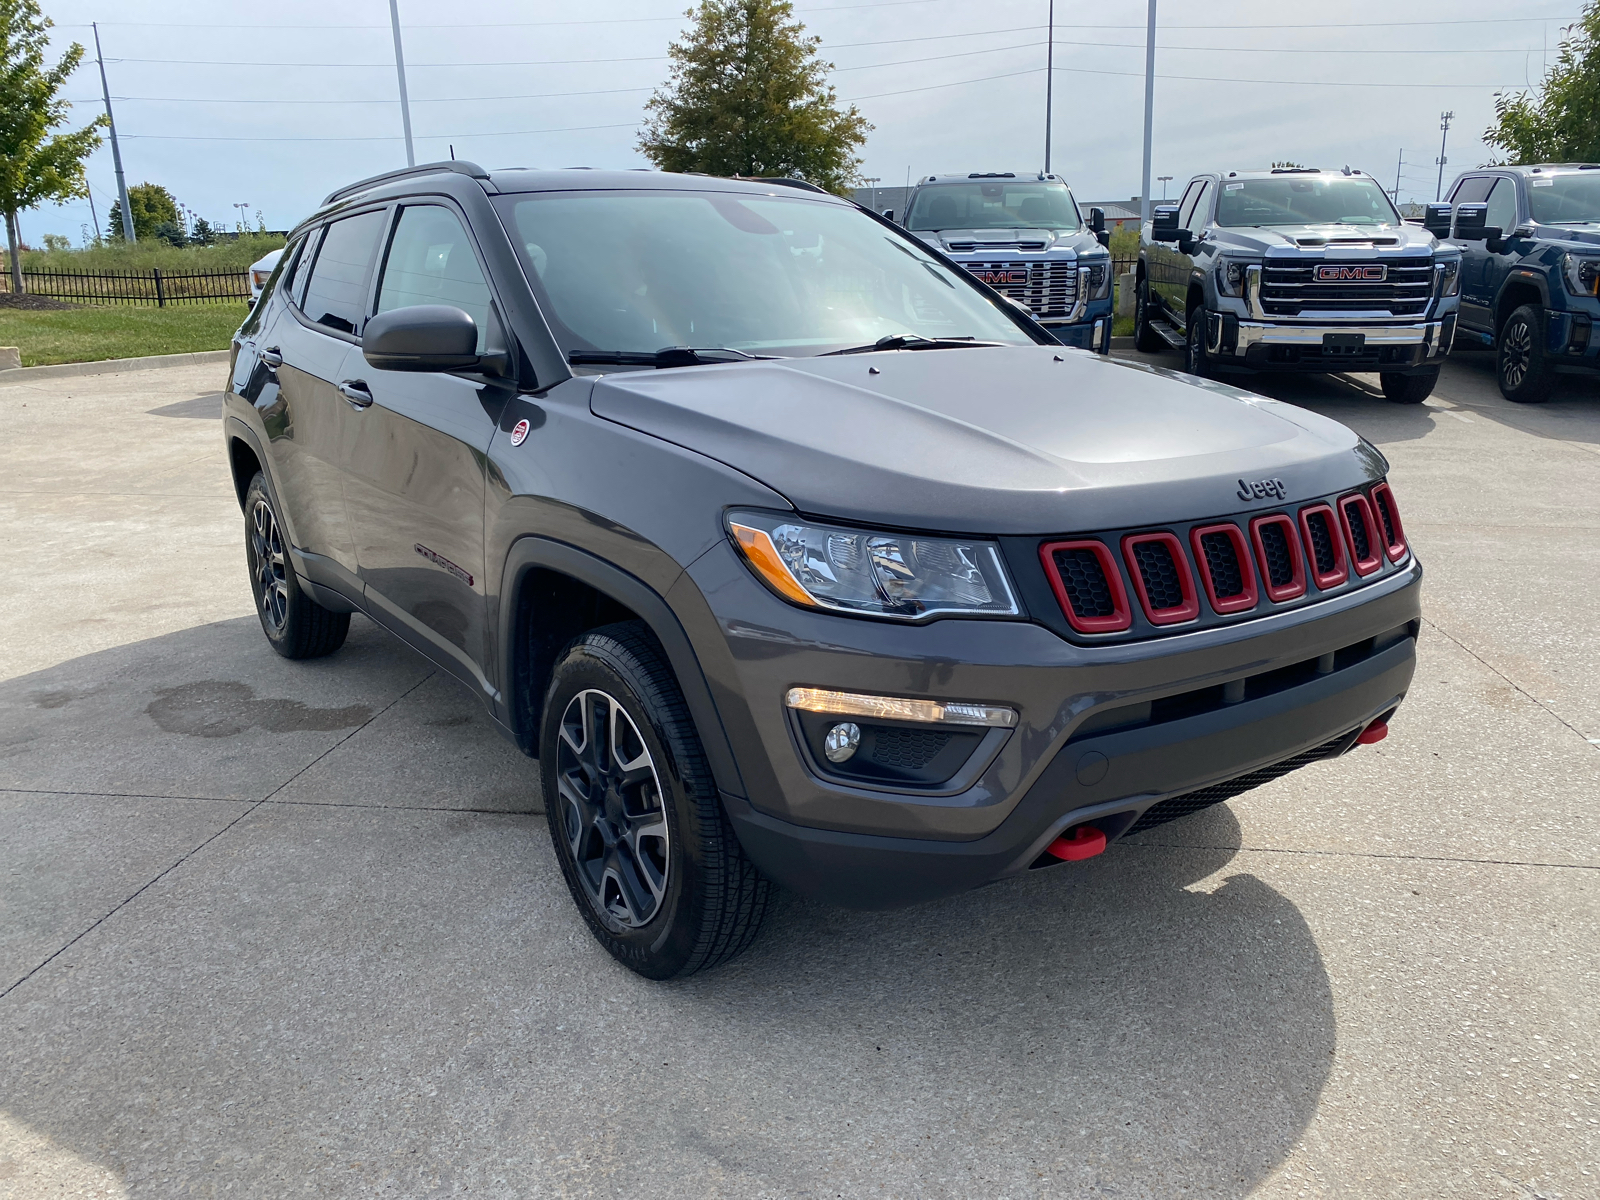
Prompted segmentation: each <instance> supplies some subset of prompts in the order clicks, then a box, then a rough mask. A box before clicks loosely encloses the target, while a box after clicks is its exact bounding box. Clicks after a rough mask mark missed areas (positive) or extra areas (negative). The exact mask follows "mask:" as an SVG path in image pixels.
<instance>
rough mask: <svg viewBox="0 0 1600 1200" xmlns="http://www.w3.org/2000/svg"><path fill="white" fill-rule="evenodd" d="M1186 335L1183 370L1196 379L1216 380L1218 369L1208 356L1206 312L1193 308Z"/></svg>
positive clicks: (1186, 325) (1190, 311)
mask: <svg viewBox="0 0 1600 1200" xmlns="http://www.w3.org/2000/svg"><path fill="white" fill-rule="evenodd" d="M1184 324H1185V327H1186V334H1185V337H1184V343H1183V369H1184V370H1185V371H1186V372H1187V373H1188V374H1190V375H1193V376H1194V377H1195V378H1196V379H1214V378H1216V368H1214V367H1213V366H1212V365H1211V358H1210V356H1209V355H1208V354H1206V310H1205V309H1203V308H1198V307H1197V308H1191V309H1190V310H1189V317H1188V320H1187V321H1186V322H1185V323H1184Z"/></svg>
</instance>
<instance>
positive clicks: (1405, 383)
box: [1378, 367, 1439, 404]
mask: <svg viewBox="0 0 1600 1200" xmlns="http://www.w3.org/2000/svg"><path fill="white" fill-rule="evenodd" d="M1378 382H1379V383H1380V384H1382V385H1383V395H1384V398H1385V399H1387V400H1389V401H1391V402H1392V403H1394V404H1421V403H1422V402H1423V401H1424V400H1426V399H1427V398H1428V397H1429V396H1431V395H1433V388H1434V385H1435V384H1437V383H1438V382H1439V368H1438V367H1433V368H1431V369H1429V370H1426V371H1419V372H1417V373H1416V374H1414V375H1407V374H1405V373H1404V372H1401V371H1383V372H1380V373H1379V375H1378Z"/></svg>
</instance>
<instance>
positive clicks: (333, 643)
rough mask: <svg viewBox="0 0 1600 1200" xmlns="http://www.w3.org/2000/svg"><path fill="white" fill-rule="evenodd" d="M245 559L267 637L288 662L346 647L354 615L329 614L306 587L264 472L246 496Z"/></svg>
mask: <svg viewBox="0 0 1600 1200" xmlns="http://www.w3.org/2000/svg"><path fill="white" fill-rule="evenodd" d="M244 554H245V561H246V562H247V563H249V566H250V590H251V591H252V592H254V593H255V597H256V615H257V616H258V617H260V618H261V632H262V633H264V634H266V635H267V641H268V642H269V643H270V644H271V646H272V648H273V649H274V650H276V651H277V652H278V653H279V654H281V655H283V656H284V657H285V658H321V657H322V656H323V655H324V654H332V653H333V652H334V651H335V650H337V649H338V648H339V647H340V646H342V645H344V639H345V637H346V635H348V634H349V632H350V614H349V613H347V612H344V613H336V612H329V611H328V610H327V609H325V608H323V607H322V605H320V604H318V603H317V602H316V601H315V600H313V599H312V598H311V597H310V596H308V595H306V593H305V590H304V589H303V588H301V586H300V580H299V577H298V576H296V575H295V573H294V563H293V562H291V561H290V560H289V547H288V543H287V542H286V540H285V539H284V535H283V526H282V525H281V524H280V523H279V521H278V514H277V511H276V510H275V509H274V508H273V506H272V497H271V496H269V495H268V494H267V480H266V477H265V476H264V475H262V474H261V473H260V472H259V471H258V472H256V475H255V478H253V479H251V480H250V487H249V488H248V490H246V492H245V497H244Z"/></svg>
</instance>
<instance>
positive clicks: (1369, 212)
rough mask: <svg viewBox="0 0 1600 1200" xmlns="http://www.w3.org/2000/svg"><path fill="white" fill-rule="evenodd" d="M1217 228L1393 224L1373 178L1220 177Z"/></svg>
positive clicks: (1388, 206) (1395, 215)
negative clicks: (1221, 179) (1218, 226)
mask: <svg viewBox="0 0 1600 1200" xmlns="http://www.w3.org/2000/svg"><path fill="white" fill-rule="evenodd" d="M1217 224H1218V225H1222V226H1224V227H1231V228H1238V227H1241V226H1245V227H1247V226H1252V225H1398V224H1400V214H1399V213H1397V212H1395V210H1394V205H1392V204H1390V203H1389V197H1388V195H1386V194H1385V192H1384V190H1383V189H1382V188H1381V187H1379V186H1378V185H1377V183H1375V182H1374V181H1373V180H1371V179H1366V178H1361V179H1353V178H1350V177H1349V176H1345V175H1334V176H1320V175H1282V176H1278V177H1275V178H1273V179H1224V180H1223V181H1222V196H1221V198H1220V199H1218V201H1217Z"/></svg>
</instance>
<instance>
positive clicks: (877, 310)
mask: <svg viewBox="0 0 1600 1200" xmlns="http://www.w3.org/2000/svg"><path fill="white" fill-rule="evenodd" d="M501 203H502V204H509V205H510V207H511V214H510V215H511V218H512V220H511V222H510V224H511V225H512V226H513V227H514V229H515V230H516V239H515V240H516V241H517V245H518V249H519V250H520V251H521V253H522V255H523V261H524V264H525V266H526V267H527V268H528V271H527V274H528V278H529V281H530V282H531V283H532V284H533V287H534V291H535V293H536V295H537V296H538V299H539V303H540V306H541V307H542V308H543V310H544V314H545V316H546V318H547V319H549V320H550V322H551V324H552V326H553V327H554V330H555V333H556V338H557V340H558V341H560V342H561V344H562V348H563V349H565V350H566V351H568V352H569V353H571V352H573V351H585V350H616V351H625V352H629V353H646V354H649V353H654V352H655V351H657V350H660V349H662V348H663V347H666V346H694V347H723V346H725V347H730V348H733V349H736V350H744V351H747V352H750V353H762V354H787V355H801V354H817V353H822V352H824V351H828V350H834V349H839V348H841V347H845V346H855V345H858V344H861V343H870V342H874V341H876V340H878V339H879V338H882V337H892V336H897V335H900V336H907V337H911V338H976V339H979V340H982V341H997V342H1009V343H1013V344H1016V345H1031V344H1032V339H1031V338H1030V337H1029V336H1028V335H1027V333H1025V332H1024V330H1023V328H1022V327H1021V326H1019V325H1018V324H1017V323H1016V322H1015V321H1013V320H1011V319H1010V318H1009V317H1008V316H1007V314H1006V313H1005V312H1004V311H1002V310H1001V309H1000V307H999V306H998V305H997V304H996V303H995V302H994V301H992V300H990V298H989V297H988V296H986V295H984V294H983V293H982V292H980V291H979V290H978V289H977V287H976V285H974V284H973V283H972V282H971V281H970V279H968V278H967V275H966V272H965V271H961V270H959V269H957V270H952V269H951V268H949V267H946V266H945V265H944V264H942V263H940V262H937V261H936V260H935V259H934V258H933V257H932V256H931V255H930V254H928V253H927V251H926V250H924V249H922V248H921V247H919V246H918V245H917V244H916V243H915V241H914V240H913V239H911V238H909V237H905V236H903V235H900V234H897V233H895V232H894V231H893V230H890V229H886V228H885V227H884V226H883V225H881V224H879V223H878V222H877V221H875V220H873V219H872V218H871V217H869V216H868V215H867V214H866V213H863V212H861V211H860V210H859V209H856V208H853V207H850V206H849V205H845V204H840V203H831V202H828V201H825V200H821V199H816V200H811V199H805V198H801V197H794V198H790V197H786V196H755V195H745V194H738V193H727V192H675V191H646V192H545V193H534V194H523V195H519V196H515V197H509V198H508V199H507V200H506V201H502V202H501Z"/></svg>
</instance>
